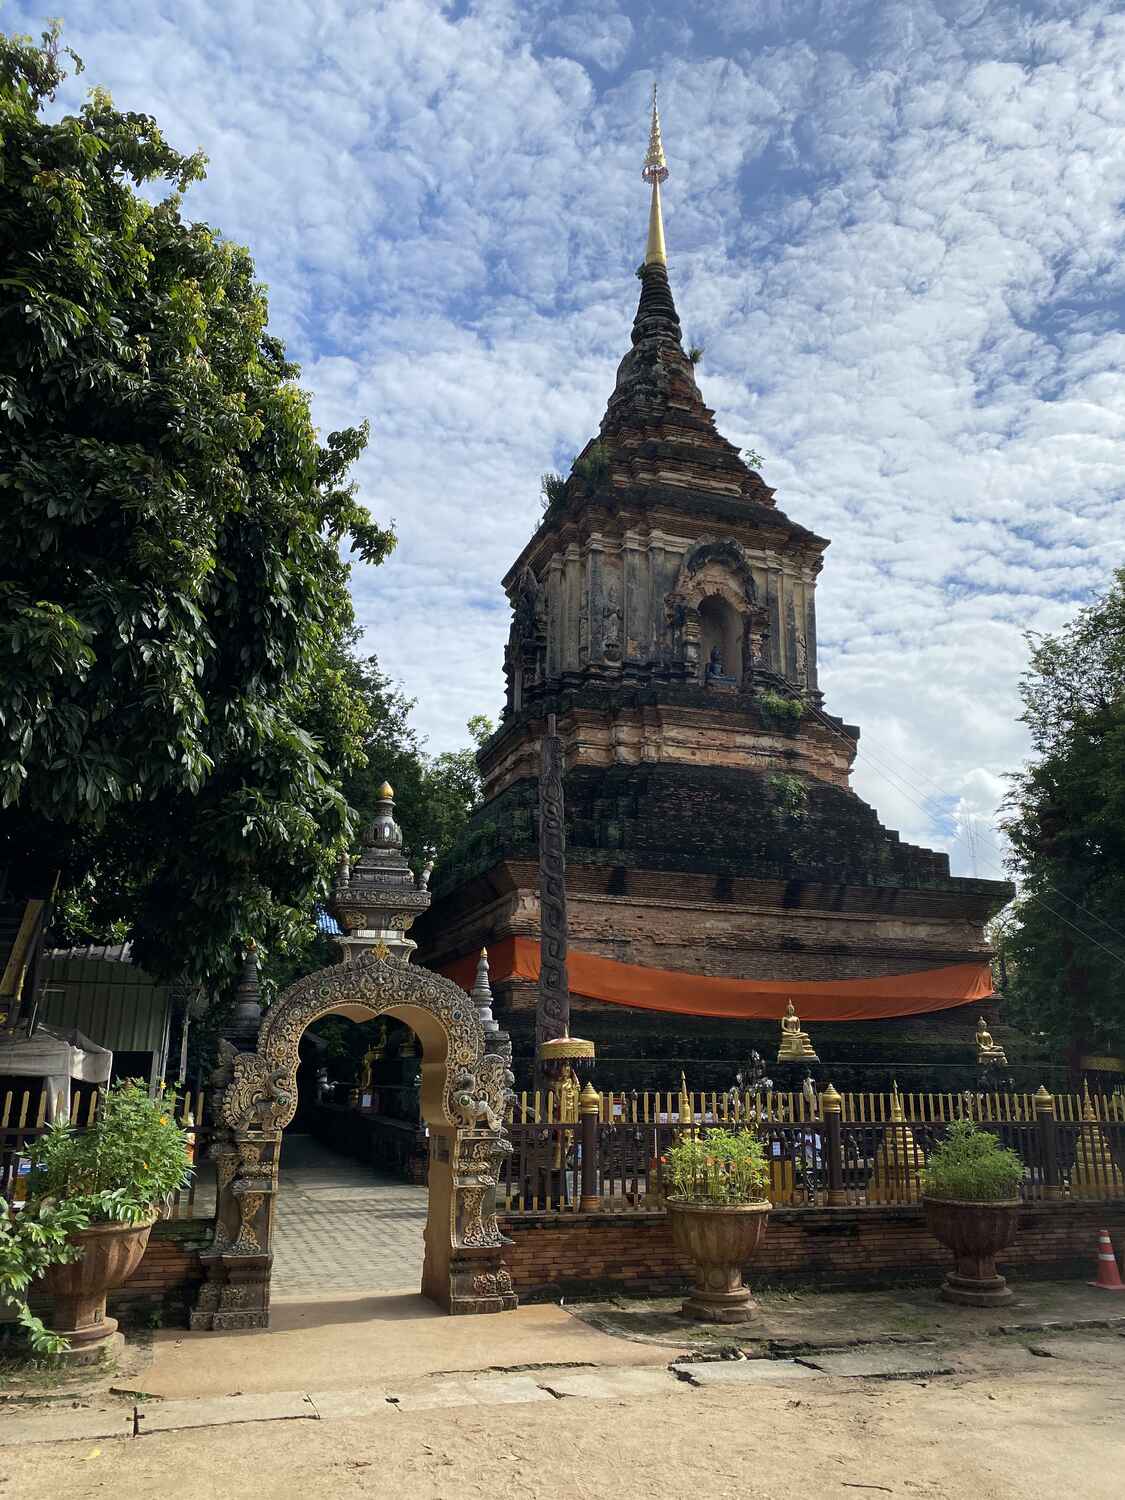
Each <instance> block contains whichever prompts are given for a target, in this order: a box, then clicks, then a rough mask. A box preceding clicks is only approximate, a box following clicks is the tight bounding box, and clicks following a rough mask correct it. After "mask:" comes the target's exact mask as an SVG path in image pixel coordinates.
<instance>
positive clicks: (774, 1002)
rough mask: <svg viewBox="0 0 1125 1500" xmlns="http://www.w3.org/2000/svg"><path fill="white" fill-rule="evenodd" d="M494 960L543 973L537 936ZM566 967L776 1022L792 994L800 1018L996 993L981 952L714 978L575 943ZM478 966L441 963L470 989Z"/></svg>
mask: <svg viewBox="0 0 1125 1500" xmlns="http://www.w3.org/2000/svg"><path fill="white" fill-rule="evenodd" d="M488 962H489V970H490V973H491V976H492V982H493V983H494V984H498V983H500V982H501V981H502V980H505V979H526V980H530V981H531V982H533V983H534V982H535V981H537V980H538V978H539V943H538V941H537V940H536V939H535V938H504V939H502V941H500V942H499V943H497V944H496V945H495V947H493V948H490V949H489V950H488ZM567 969H568V972H569V974H570V989H571V993H572V994H574V995H582V996H584V997H585V998H586V999H588V1000H604V1001H606V1002H608V1003H609V1004H610V1005H629V1006H632V1007H634V1009H636V1010H661V1011H669V1012H671V1013H672V1014H674V1015H685V1016H727V1017H729V1018H730V1019H731V1020H739V1021H776V1020H777V1019H778V1017H779V1016H781V1015H782V1014H783V1013H784V1011H785V1005H786V1001H787V1000H789V999H792V1001H793V1004H794V1005H795V1006H796V1008H797V1014H798V1015H799V1016H800V1017H801V1020H802V1021H880V1020H885V1019H887V1018H889V1017H892V1016H919V1015H926V1014H928V1013H929V1012H930V1011H935V1010H950V1009H952V1008H953V1007H954V1006H956V1005H969V1004H972V1003H974V1002H977V1001H981V1000H987V999H988V997H989V996H990V995H991V994H992V973H991V970H990V968H989V965H988V963H987V962H986V961H985V960H983V959H981V960H979V961H976V962H973V963H968V964H947V965H946V966H945V967H944V968H940V969H918V970H915V971H914V972H913V973H910V974H885V975H880V976H879V977H878V978H877V979H830V980H819V979H811V980H810V979H713V978H710V977H709V976H707V975H704V974H685V973H683V972H681V971H679V970H676V969H645V968H642V967H641V966H640V965H639V964H623V963H618V961H617V960H616V959H613V958H599V957H598V956H597V954H594V953H577V952H575V951H574V950H573V949H572V950H571V952H570V955H569V957H568V959H567ZM476 970H477V955H476V954H471V955H468V956H467V957H465V958H459V959H457V960H456V961H455V962H453V963H448V964H442V966H441V968H440V970H439V972H440V973H442V974H444V975H446V976H447V978H449V979H453V980H456V982H457V983H458V984H459V985H460V986H461V987H462V989H465V990H470V989H472V985H473V979H474V978H475V977H476Z"/></svg>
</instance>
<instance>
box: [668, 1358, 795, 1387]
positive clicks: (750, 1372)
mask: <svg viewBox="0 0 1125 1500" xmlns="http://www.w3.org/2000/svg"><path fill="white" fill-rule="evenodd" d="M676 1368H677V1369H678V1370H679V1371H681V1373H682V1374H684V1375H686V1376H687V1377H688V1379H689V1380H690V1381H691V1384H692V1385H701V1386H709V1385H760V1384H762V1383H763V1382H764V1381H769V1380H807V1379H808V1378H809V1377H810V1376H813V1377H815V1375H816V1373H817V1372H816V1370H810V1369H809V1367H808V1366H807V1365H799V1364H798V1363H797V1361H796V1360H795V1359H716V1360H708V1361H706V1362H700V1363H699V1364H694V1365H677V1367H676Z"/></svg>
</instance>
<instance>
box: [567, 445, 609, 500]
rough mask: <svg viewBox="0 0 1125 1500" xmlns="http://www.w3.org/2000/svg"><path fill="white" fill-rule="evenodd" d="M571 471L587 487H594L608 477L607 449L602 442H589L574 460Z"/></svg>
mask: <svg viewBox="0 0 1125 1500" xmlns="http://www.w3.org/2000/svg"><path fill="white" fill-rule="evenodd" d="M573 473H574V475H575V477H576V478H578V479H580V480H581V481H582V483H583V484H584V485H585V486H586V488H587V489H595V488H596V487H597V486H598V485H599V484H604V483H605V481H606V480H607V479H608V478H609V449H608V448H607V447H606V446H605V444H604V443H591V444H590V446H589V447H588V448H587V449H586V452H585V453H584V454H583V455H582V457H581V458H577V459H575V461H574V469H573Z"/></svg>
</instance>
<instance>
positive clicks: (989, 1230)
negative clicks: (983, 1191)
mask: <svg viewBox="0 0 1125 1500" xmlns="http://www.w3.org/2000/svg"><path fill="white" fill-rule="evenodd" d="M922 1203H923V1205H924V1207H925V1210H926V1227H927V1228H928V1229H929V1231H930V1233H931V1234H932V1235H933V1237H934V1239H936V1240H939V1241H940V1242H941V1243H942V1244H943V1245H944V1246H945V1247H946V1249H947V1250H952V1252H953V1255H954V1257H955V1259H956V1261H957V1267H956V1270H953V1271H950V1272H948V1273H947V1275H946V1278H945V1280H944V1282H943V1283H942V1287H941V1292H940V1296H941V1297H942V1299H943V1300H944V1301H946V1302H957V1303H960V1304H961V1305H962V1306H964V1307H994V1306H995V1305H996V1304H997V1303H998V1302H1007V1300H1008V1299H1009V1298H1010V1297H1011V1295H1012V1292H1011V1288H1010V1287H1009V1286H1008V1283H1007V1282H1006V1281H1005V1280H1004V1278H1003V1276H1001V1275H1000V1274H999V1273H998V1271H997V1270H996V1257H997V1255H999V1253H1000V1251H1001V1250H1004V1249H1006V1248H1007V1246H1008V1245H1010V1244H1011V1243H1012V1241H1013V1240H1014V1239H1015V1237H1016V1230H1017V1229H1018V1228H1019V1218H1020V1209H1021V1208H1022V1206H1023V1205H1022V1204H1021V1202H1020V1200H1019V1199H1018V1198H1009V1199H1005V1200H1004V1201H1003V1202H1000V1203H972V1202H967V1201H965V1200H963V1199H959V1198H925V1197H924V1198H923V1199H922Z"/></svg>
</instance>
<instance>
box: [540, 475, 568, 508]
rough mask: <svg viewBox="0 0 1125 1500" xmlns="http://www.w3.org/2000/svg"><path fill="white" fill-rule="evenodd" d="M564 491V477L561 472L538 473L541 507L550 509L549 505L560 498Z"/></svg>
mask: <svg viewBox="0 0 1125 1500" xmlns="http://www.w3.org/2000/svg"><path fill="white" fill-rule="evenodd" d="M565 493H566V478H565V476H564V475H562V474H554V473H547V474H540V476H539V496H540V499H541V500H542V502H543V509H544V510H550V508H551V506H552V505H554V504H555V503H556V502H557V501H559V500H561V499H562V497H563V495H564V494H565Z"/></svg>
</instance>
